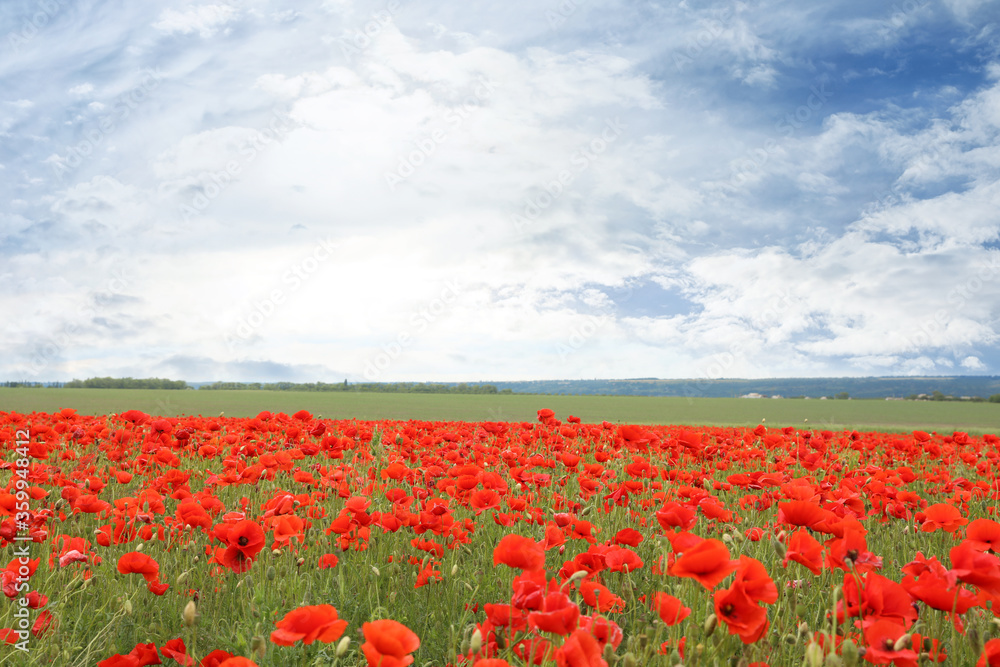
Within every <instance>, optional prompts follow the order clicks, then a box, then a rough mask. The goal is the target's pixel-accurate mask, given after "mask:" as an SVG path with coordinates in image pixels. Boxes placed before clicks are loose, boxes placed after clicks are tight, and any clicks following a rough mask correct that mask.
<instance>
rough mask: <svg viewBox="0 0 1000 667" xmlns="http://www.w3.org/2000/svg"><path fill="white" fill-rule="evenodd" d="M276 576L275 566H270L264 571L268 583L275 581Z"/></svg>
mask: <svg viewBox="0 0 1000 667" xmlns="http://www.w3.org/2000/svg"><path fill="white" fill-rule="evenodd" d="M275 574H276V573H275V571H274V566H273V565H268V566H267V569H266V570H264V576H265V577H267V580H268V581H274V577H275Z"/></svg>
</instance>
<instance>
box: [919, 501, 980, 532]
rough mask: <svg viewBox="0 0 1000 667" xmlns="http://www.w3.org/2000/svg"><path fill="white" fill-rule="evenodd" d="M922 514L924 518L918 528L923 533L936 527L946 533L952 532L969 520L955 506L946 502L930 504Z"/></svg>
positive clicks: (932, 530)
mask: <svg viewBox="0 0 1000 667" xmlns="http://www.w3.org/2000/svg"><path fill="white" fill-rule="evenodd" d="M923 514H924V517H925V518H924V522H923V524H921V526H920V530H921V531H923V532H925V533H932V532H934V531H935V530H937V529H938V528H940V529H941V530H944V531H945V532H948V533H954V532H955V531H956V530H958V529H959V528H961V527H962V526H964V525H965V524H967V523H969V520H968V519H966V518H965V517H963V516H962V513H961V512H959V511H958V508H957V507H955V506H954V505H949V504H948V503H935V504H934V505H930V506H929V507H928V508H927V509H925V510H924V511H923Z"/></svg>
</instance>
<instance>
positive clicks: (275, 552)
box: [271, 549, 281, 556]
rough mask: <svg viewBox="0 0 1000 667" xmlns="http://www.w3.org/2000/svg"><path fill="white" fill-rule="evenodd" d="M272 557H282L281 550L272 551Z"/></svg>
mask: <svg viewBox="0 0 1000 667" xmlns="http://www.w3.org/2000/svg"><path fill="white" fill-rule="evenodd" d="M271 555H272V556H280V555H281V549H271Z"/></svg>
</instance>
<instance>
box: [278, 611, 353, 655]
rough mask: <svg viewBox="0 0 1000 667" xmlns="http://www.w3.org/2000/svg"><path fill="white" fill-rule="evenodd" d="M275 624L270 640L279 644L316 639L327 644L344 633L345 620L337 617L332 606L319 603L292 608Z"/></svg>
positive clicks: (310, 642)
mask: <svg viewBox="0 0 1000 667" xmlns="http://www.w3.org/2000/svg"><path fill="white" fill-rule="evenodd" d="M275 625H276V626H278V629H277V630H275V631H273V632H272V633H271V641H272V642H273V643H275V644H278V645H279V646H292V645H293V644H295V642H297V641H301V642H302V643H303V644H312V643H313V642H314V641H316V640H317V639H318V640H319V641H321V642H323V643H324V644H329V643H330V642H334V641H337V640H338V639H340V636H341V635H342V634H344V629H345V628H347V621H345V620H341V619H340V618H338V616H337V610H336V609H335V608H334V607H333V606H331V605H328V604H320V605H314V606H311V607H299V608H298V609H293V610H292V611H290V612H288V613H287V614H285V617H284V618H282V619H281V620H280V621H278V622H277V623H275Z"/></svg>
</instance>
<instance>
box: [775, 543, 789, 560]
mask: <svg viewBox="0 0 1000 667" xmlns="http://www.w3.org/2000/svg"><path fill="white" fill-rule="evenodd" d="M771 548H773V549H774V553H776V554H778V558H781V559H784V558H785V554H787V553H788V549H787V548H786V547H785V543H784V542H782V541H781V540H775V539H772V540H771Z"/></svg>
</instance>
